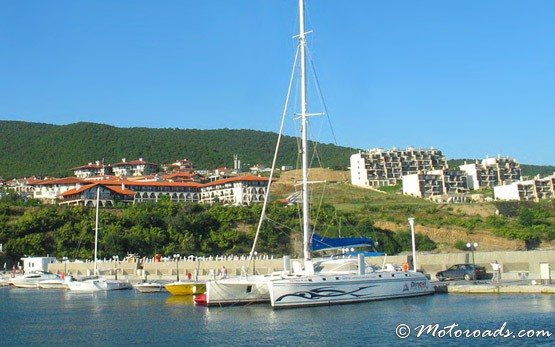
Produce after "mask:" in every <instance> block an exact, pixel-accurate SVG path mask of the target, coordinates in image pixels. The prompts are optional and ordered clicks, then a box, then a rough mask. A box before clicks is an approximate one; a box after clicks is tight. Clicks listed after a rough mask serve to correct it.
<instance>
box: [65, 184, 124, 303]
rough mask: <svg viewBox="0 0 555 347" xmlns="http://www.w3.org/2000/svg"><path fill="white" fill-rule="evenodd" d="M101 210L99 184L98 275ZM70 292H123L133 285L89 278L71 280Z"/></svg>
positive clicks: (96, 237) (95, 255) (97, 212)
mask: <svg viewBox="0 0 555 347" xmlns="http://www.w3.org/2000/svg"><path fill="white" fill-rule="evenodd" d="M99 208H100V185H99V184H97V187H96V216H95V228H94V274H95V275H98V264H97V258H98V257H97V255H98V214H99ZM67 286H68V288H69V290H71V291H74V292H98V291H109V290H122V289H131V288H132V286H131V283H129V282H126V281H121V280H117V279H113V280H112V279H106V278H103V277H100V276H95V277H93V278H87V279H84V280H75V279H73V278H71V280H69V281H68V282H67Z"/></svg>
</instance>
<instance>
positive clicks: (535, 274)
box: [49, 250, 555, 280]
mask: <svg viewBox="0 0 555 347" xmlns="http://www.w3.org/2000/svg"><path fill="white" fill-rule="evenodd" d="M407 257H408V256H407V255H396V256H380V257H367V258H366V263H367V264H369V265H375V266H379V267H381V266H382V265H383V264H384V263H389V264H394V265H401V264H403V263H405V262H407ZM495 260H497V262H498V263H499V264H500V265H501V269H502V270H501V273H502V278H505V279H527V278H529V279H539V278H540V264H541V263H548V264H550V266H551V278H552V279H554V280H555V250H547V251H506V252H505V251H498V252H474V261H475V262H476V264H477V265H480V266H484V267H485V268H486V270H487V271H488V272H489V273H491V272H492V269H491V263H492V262H493V261H495ZM461 263H472V253H471V252H460V253H445V254H417V267H418V269H420V270H423V271H424V272H425V273H428V274H430V275H431V277H432V279H435V274H436V272H438V271H441V270H445V269H447V268H448V267H450V266H451V265H454V264H461ZM223 266H225V267H226V269H227V272H228V275H229V276H239V275H241V272H242V271H243V269H244V270H246V271H247V272H248V273H249V274H252V273H253V272H255V273H257V274H270V273H272V272H273V271H279V270H283V260H282V259H281V258H278V259H256V260H255V261H254V264H253V262H252V261H251V263H250V264H249V263H248V261H245V260H201V261H192V260H181V261H179V262H176V261H161V262H154V261H147V262H123V261H118V262H114V261H106V262H99V263H98V267H99V269H100V272H101V273H102V274H106V275H110V276H114V275H115V274H116V272H117V275H118V276H123V277H127V278H132V279H149V280H157V279H158V280H172V279H175V278H176V274H177V271H178V270H179V276H180V278H183V279H184V278H185V277H186V274H187V273H191V274H195V271H196V273H198V275H199V276H200V277H201V278H208V277H209V276H210V275H211V274H212V273H214V274H215V275H218V274H219V272H220V269H221V268H222V267H223ZM92 270H93V263H92V262H68V263H67V264H64V263H54V264H50V265H49V271H51V272H54V273H62V272H65V273H70V274H72V275H76V276H86V275H90V274H92Z"/></svg>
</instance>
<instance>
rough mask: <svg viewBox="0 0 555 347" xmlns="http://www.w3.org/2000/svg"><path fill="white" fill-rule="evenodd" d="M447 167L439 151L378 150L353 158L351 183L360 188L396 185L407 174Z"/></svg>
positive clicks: (411, 148) (355, 155) (412, 149)
mask: <svg viewBox="0 0 555 347" xmlns="http://www.w3.org/2000/svg"><path fill="white" fill-rule="evenodd" d="M445 168H447V161H446V159H445V156H444V155H443V153H442V152H441V151H440V150H439V149H434V148H430V149H416V148H413V147H409V148H407V149H402V150H401V149H390V150H383V149H381V148H376V149H372V150H369V151H367V152H359V153H355V154H353V155H351V183H352V184H353V185H355V186H360V187H381V186H390V185H396V184H398V183H400V182H401V181H402V177H403V176H405V175H413V174H418V173H420V172H423V171H433V170H443V169H445Z"/></svg>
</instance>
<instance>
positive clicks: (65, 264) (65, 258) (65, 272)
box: [62, 257, 67, 277]
mask: <svg viewBox="0 0 555 347" xmlns="http://www.w3.org/2000/svg"><path fill="white" fill-rule="evenodd" d="M62 260H63V261H64V277H65V275H66V274H67V257H63V258H62Z"/></svg>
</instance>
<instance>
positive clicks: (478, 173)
mask: <svg viewBox="0 0 555 347" xmlns="http://www.w3.org/2000/svg"><path fill="white" fill-rule="evenodd" d="M459 168H460V169H461V170H462V171H464V172H466V173H467V174H468V175H469V176H470V177H471V178H472V179H471V183H470V184H471V187H470V188H471V189H479V188H483V187H494V186H497V185H504V184H510V183H512V182H516V181H519V180H520V177H521V169H520V164H518V163H517V162H516V160H514V159H512V158H509V157H501V156H498V157H497V158H486V159H484V160H482V161H476V162H475V163H471V164H467V163H465V164H464V165H461V166H460V167H459Z"/></svg>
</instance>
